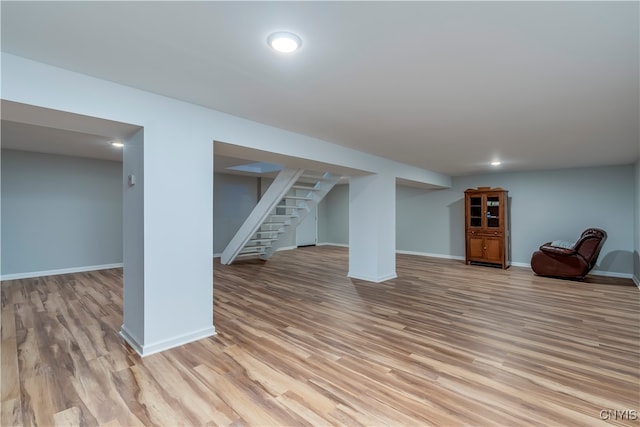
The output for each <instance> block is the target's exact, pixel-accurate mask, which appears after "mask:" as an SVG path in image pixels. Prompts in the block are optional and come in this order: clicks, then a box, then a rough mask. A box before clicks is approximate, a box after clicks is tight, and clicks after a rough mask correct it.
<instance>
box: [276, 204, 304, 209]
mask: <svg viewBox="0 0 640 427" xmlns="http://www.w3.org/2000/svg"><path fill="white" fill-rule="evenodd" d="M276 209H306V208H305V207H304V206H296V205H278V206H276Z"/></svg>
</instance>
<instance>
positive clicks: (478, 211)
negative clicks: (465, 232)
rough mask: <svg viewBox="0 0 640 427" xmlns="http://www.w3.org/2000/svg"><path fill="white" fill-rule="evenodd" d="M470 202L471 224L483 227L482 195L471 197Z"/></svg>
mask: <svg viewBox="0 0 640 427" xmlns="http://www.w3.org/2000/svg"><path fill="white" fill-rule="evenodd" d="M469 202H470V203H469V226H471V227H482V197H480V196H478V197H470V198H469Z"/></svg>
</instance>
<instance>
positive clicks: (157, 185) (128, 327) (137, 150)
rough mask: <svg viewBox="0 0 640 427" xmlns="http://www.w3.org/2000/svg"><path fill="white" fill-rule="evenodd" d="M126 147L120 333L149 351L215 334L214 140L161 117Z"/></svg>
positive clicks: (143, 351)
mask: <svg viewBox="0 0 640 427" xmlns="http://www.w3.org/2000/svg"><path fill="white" fill-rule="evenodd" d="M188 138H189V139H190V140H187V139H188ZM176 141H182V142H183V144H176V143H175V142H176ZM124 149H125V151H124V164H123V172H124V193H123V214H124V216H123V231H124V239H123V246H124V247H123V251H124V256H123V258H124V292H123V297H124V304H123V305H124V318H123V324H122V328H121V330H120V334H121V336H122V337H123V338H124V339H125V340H126V341H127V342H128V343H129V344H130V345H131V347H133V348H134V349H135V350H136V351H137V352H138V353H139V354H140V355H141V356H147V355H150V354H153V353H157V352H160V351H164V350H167V349H170V348H173V347H177V346H181V345H184V344H187V343H190V342H192V341H196V340H199V339H202V338H206V337H209V336H211V335H213V334H215V328H214V326H213V263H212V254H213V238H212V237H213V223H212V221H211V219H212V218H213V141H212V139H211V137H210V136H209V135H208V133H207V132H206V131H202V132H201V133H200V134H198V133H196V132H195V131H194V130H192V129H189V128H188V127H186V126H182V125H181V124H180V121H178V122H172V121H169V120H167V121H165V122H162V123H160V124H155V125H153V126H145V128H144V130H141V131H139V132H138V133H137V134H135V135H133V136H132V137H131V138H129V139H128V140H127V141H126V142H125V147H124Z"/></svg>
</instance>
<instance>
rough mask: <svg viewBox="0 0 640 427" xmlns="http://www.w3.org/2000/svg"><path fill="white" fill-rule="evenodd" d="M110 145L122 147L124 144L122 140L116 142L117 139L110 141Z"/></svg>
mask: <svg viewBox="0 0 640 427" xmlns="http://www.w3.org/2000/svg"><path fill="white" fill-rule="evenodd" d="M111 145H113V146H114V147H118V148H122V147H124V144H123V143H122V142H118V141H113V142H112V143H111Z"/></svg>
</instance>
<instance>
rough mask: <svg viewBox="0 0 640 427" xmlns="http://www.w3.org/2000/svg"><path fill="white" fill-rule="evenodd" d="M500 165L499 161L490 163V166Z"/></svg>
mask: <svg viewBox="0 0 640 427" xmlns="http://www.w3.org/2000/svg"><path fill="white" fill-rule="evenodd" d="M501 164H502V162H500V161H497V160H496V161H495V162H491V166H500V165H501Z"/></svg>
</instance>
